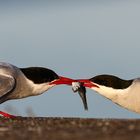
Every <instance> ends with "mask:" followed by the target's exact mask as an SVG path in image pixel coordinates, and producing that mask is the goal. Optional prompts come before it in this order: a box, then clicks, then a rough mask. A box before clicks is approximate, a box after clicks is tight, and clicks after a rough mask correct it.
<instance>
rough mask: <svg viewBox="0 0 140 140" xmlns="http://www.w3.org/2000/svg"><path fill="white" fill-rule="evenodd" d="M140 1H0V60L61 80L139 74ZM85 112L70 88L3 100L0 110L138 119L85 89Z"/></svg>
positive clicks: (25, 113) (43, 115)
mask: <svg viewBox="0 0 140 140" xmlns="http://www.w3.org/2000/svg"><path fill="white" fill-rule="evenodd" d="M139 54H140V1H139V0H133V1H131V0H117V1H116V0H106V1H104V0H40V1H36V0H24V1H23V0H12V1H11V0H5V1H0V61H4V62H9V63H12V64H14V65H16V66H18V67H28V66H42V67H47V68H50V69H53V70H54V71H55V72H56V73H58V74H59V75H62V76H68V77H71V78H91V77H93V76H95V75H98V74H113V75H116V76H119V77H121V78H124V79H131V78H135V77H139V76H140V65H139V60H140V55H139ZM87 98H88V105H89V111H84V108H83V104H82V102H81V99H80V98H79V95H78V94H76V93H75V94H74V93H73V92H72V90H71V87H67V86H57V87H54V88H52V89H51V90H49V91H48V92H46V93H44V94H42V95H40V96H36V97H29V98H25V99H21V100H12V101H7V102H5V103H3V104H1V105H0V110H3V111H9V112H11V113H13V114H18V115H23V116H27V115H29V116H32V115H33V116H42V117H46V116H47V117H82V118H85V117H88V118H140V115H139V114H136V113H133V112H130V111H128V110H126V109H123V108H121V107H119V106H117V105H116V104H114V103H112V102H111V101H109V100H107V99H105V98H104V97H102V96H100V95H98V94H97V93H95V92H93V91H91V90H89V89H88V90H87Z"/></svg>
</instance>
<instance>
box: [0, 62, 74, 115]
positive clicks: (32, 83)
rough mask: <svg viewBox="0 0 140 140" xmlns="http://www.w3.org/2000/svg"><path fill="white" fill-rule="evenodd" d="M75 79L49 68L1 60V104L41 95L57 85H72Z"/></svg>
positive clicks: (4, 113) (3, 113) (0, 112)
mask: <svg viewBox="0 0 140 140" xmlns="http://www.w3.org/2000/svg"><path fill="white" fill-rule="evenodd" d="M73 81H74V80H73V79H70V78H67V77H63V76H59V75H58V74H56V73H55V72H54V71H53V70H51V69H48V68H44V67H27V68H18V67H16V66H15V65H12V64H10V63H6V62H0V104H1V103H3V102H5V101H8V100H12V99H21V98H25V97H29V96H36V95H40V94H42V93H44V92H45V91H47V90H49V89H50V88H52V87H54V86H56V85H61V84H66V85H72V82H73ZM0 114H1V115H2V116H4V117H7V118H13V117H15V116H14V115H11V114H8V113H6V112H3V111H0Z"/></svg>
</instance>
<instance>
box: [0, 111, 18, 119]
mask: <svg viewBox="0 0 140 140" xmlns="http://www.w3.org/2000/svg"><path fill="white" fill-rule="evenodd" d="M0 115H2V116H3V117H5V118H15V117H16V116H14V115H11V114H8V113H6V112H3V111H0Z"/></svg>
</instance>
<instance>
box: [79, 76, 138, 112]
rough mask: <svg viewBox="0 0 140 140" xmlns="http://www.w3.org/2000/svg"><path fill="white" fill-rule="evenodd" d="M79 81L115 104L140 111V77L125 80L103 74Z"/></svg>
mask: <svg viewBox="0 0 140 140" xmlns="http://www.w3.org/2000/svg"><path fill="white" fill-rule="evenodd" d="M77 81H79V82H80V83H83V86H84V87H87V88H90V89H92V90H94V91H95V92H97V93H98V94H100V95H102V96H104V97H105V98H107V99H109V100H111V101H112V102H114V103H115V104H117V105H119V106H121V107H123V108H125V109H127V110H129V111H133V112H136V113H140V78H134V79H131V80H124V79H121V78H119V77H117V76H114V75H109V74H102V75H97V76H94V77H93V78H90V79H79V80H77Z"/></svg>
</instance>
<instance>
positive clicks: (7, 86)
mask: <svg viewBox="0 0 140 140" xmlns="http://www.w3.org/2000/svg"><path fill="white" fill-rule="evenodd" d="M14 87H15V78H14V77H12V76H10V75H4V74H0V98H1V97H2V96H4V95H5V94H7V93H9V92H10V91H12V90H13V89H14Z"/></svg>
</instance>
